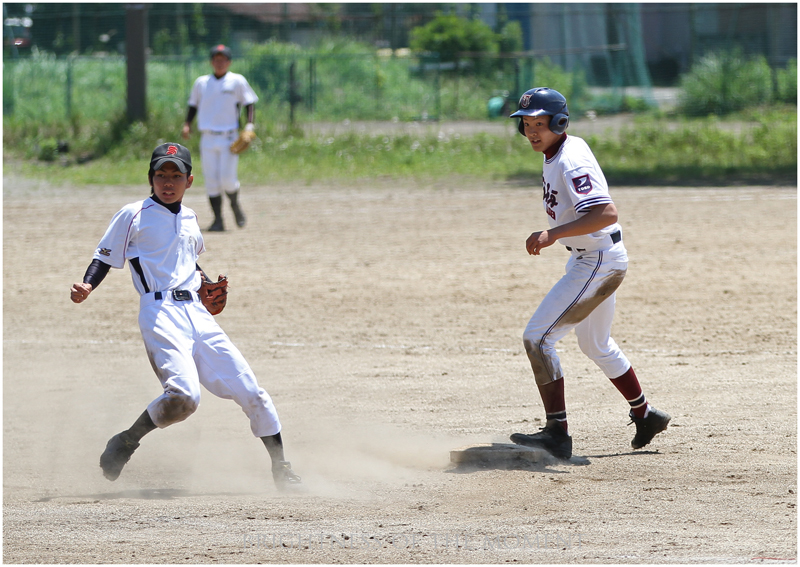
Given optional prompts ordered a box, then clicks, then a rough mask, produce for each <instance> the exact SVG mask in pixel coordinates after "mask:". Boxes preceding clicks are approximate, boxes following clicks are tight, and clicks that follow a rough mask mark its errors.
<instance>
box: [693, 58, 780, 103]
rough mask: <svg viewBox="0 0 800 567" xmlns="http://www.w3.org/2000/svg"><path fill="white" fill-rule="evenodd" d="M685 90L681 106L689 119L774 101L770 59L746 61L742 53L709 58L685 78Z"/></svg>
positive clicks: (694, 67)
mask: <svg viewBox="0 0 800 567" xmlns="http://www.w3.org/2000/svg"><path fill="white" fill-rule="evenodd" d="M681 88H682V89H683V93H682V96H681V100H680V104H679V107H680V109H681V111H682V112H683V113H684V114H686V115H688V116H706V115H710V114H723V115H724V114H730V113H731V112H736V111H738V110H742V109H744V108H747V107H752V106H759V105H762V104H767V103H769V102H771V101H772V99H773V93H772V71H771V70H770V68H769V65H768V64H767V60H766V58H764V57H763V56H758V57H752V58H746V57H744V56H743V55H742V54H741V51H739V50H734V51H729V52H720V53H711V54H709V55H706V56H705V57H703V58H702V59H701V60H700V61H698V62H697V63H695V64H694V65H693V66H692V68H691V69H690V70H689V72H688V73H687V74H686V76H684V78H683V80H682V81H681ZM795 88H796V85H795Z"/></svg>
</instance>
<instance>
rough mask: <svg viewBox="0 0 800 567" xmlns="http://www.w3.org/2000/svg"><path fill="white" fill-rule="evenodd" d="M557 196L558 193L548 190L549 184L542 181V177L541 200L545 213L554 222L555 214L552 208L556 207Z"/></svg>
mask: <svg viewBox="0 0 800 567" xmlns="http://www.w3.org/2000/svg"><path fill="white" fill-rule="evenodd" d="M557 195H558V191H555V190H553V189H550V184H549V183H547V182H546V181H545V180H544V176H542V200H543V201H544V210H545V212H547V215H548V216H549V217H550V218H552V219H553V220H556V213H555V211H554V210H553V207H556V206H558V200H557V199H556V196H557Z"/></svg>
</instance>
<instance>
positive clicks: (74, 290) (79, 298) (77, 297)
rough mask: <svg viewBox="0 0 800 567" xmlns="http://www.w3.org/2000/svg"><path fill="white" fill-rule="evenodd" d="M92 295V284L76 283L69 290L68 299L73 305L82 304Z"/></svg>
mask: <svg viewBox="0 0 800 567" xmlns="http://www.w3.org/2000/svg"><path fill="white" fill-rule="evenodd" d="M90 293H92V284H90V283H84V282H76V283H74V284H72V287H71V288H70V290H69V298H70V299H71V300H72V302H73V303H82V302H83V300H84V299H86V298H87V297H89V294H90Z"/></svg>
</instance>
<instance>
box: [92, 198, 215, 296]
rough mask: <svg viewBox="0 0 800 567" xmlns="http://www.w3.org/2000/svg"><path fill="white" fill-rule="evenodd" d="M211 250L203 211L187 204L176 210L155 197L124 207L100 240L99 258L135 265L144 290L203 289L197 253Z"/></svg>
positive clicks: (136, 281) (141, 291)
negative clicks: (201, 222)
mask: <svg viewBox="0 0 800 567" xmlns="http://www.w3.org/2000/svg"><path fill="white" fill-rule="evenodd" d="M203 252H205V248H204V246H203V235H202V234H201V233H200V226H199V225H198V224H197V215H196V214H195V212H194V211H193V210H191V209H190V208H188V207H186V206H183V205H182V206H181V210H180V212H179V213H178V214H177V215H176V214H173V213H172V212H171V211H170V210H169V209H167V208H166V207H164V206H163V205H159V204H158V203H156V202H155V201H153V200H152V199H150V198H149V197H148V198H147V199H144V200H143V201H138V202H136V203H131V204H129V205H126V206H125V207H123V208H122V209H121V210H120V211H119V212H118V213H117V214H116V215H114V218H113V219H112V220H111V224H110V225H109V227H108V229H107V230H106V233H105V235H104V236H103V238H102V239H101V240H100V243H99V244H98V245H97V249H96V250H95V253H94V258H95V259H97V260H100V261H101V262H104V263H106V264H108V265H110V266H111V267H112V268H118V269H119V268H122V267H123V266H124V264H125V260H128V264H129V265H130V269H131V277H132V278H133V287H134V288H136V291H137V292H139V295H144V294H145V293H150V292H154V291H166V290H171V289H187V290H191V291H197V289H198V288H199V287H200V279H199V277H198V274H197V268H196V264H197V257H198V256H199V255H200V254H202V253H203Z"/></svg>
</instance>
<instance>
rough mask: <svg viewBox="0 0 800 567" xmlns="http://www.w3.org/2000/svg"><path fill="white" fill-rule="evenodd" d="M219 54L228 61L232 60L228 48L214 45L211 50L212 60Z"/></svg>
mask: <svg viewBox="0 0 800 567" xmlns="http://www.w3.org/2000/svg"><path fill="white" fill-rule="evenodd" d="M220 53H221V54H222V55H224V56H225V57H227V58H228V59H233V54H232V53H231V48H230V47H227V46H225V45H222V44H221V43H220V44H219V45H215V46H214V47H212V48H211V58H212V59H213V58H214V56H215V55H219V54H220Z"/></svg>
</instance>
